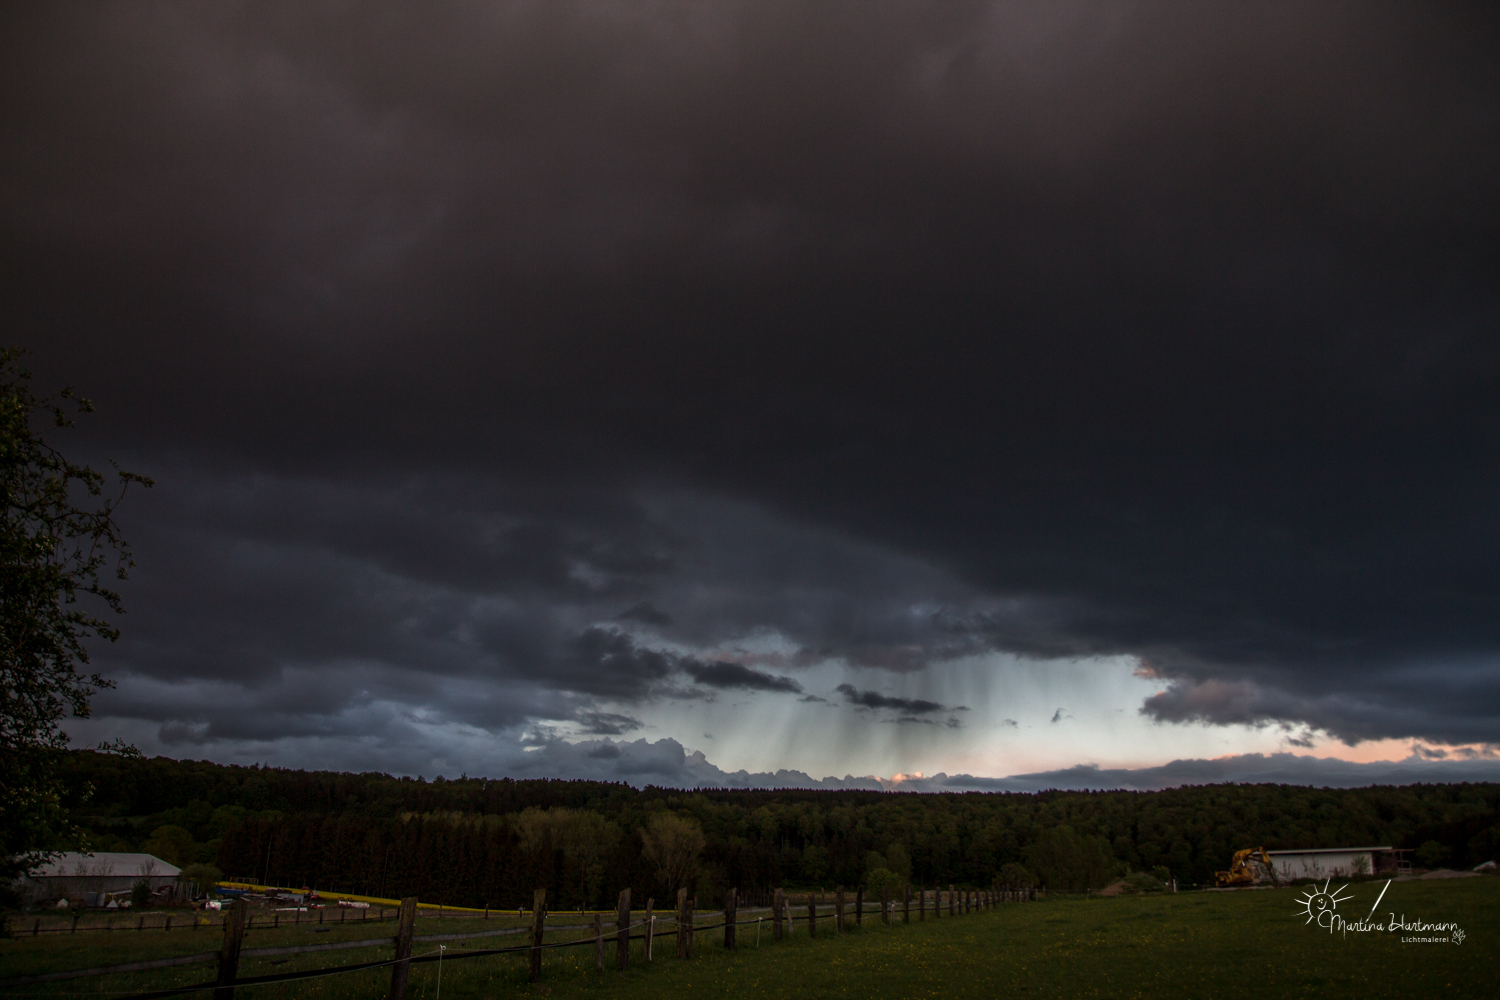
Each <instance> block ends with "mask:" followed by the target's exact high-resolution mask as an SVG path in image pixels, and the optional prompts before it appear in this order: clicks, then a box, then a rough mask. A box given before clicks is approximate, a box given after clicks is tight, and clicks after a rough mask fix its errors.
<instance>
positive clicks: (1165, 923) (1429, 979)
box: [0, 878, 1500, 1000]
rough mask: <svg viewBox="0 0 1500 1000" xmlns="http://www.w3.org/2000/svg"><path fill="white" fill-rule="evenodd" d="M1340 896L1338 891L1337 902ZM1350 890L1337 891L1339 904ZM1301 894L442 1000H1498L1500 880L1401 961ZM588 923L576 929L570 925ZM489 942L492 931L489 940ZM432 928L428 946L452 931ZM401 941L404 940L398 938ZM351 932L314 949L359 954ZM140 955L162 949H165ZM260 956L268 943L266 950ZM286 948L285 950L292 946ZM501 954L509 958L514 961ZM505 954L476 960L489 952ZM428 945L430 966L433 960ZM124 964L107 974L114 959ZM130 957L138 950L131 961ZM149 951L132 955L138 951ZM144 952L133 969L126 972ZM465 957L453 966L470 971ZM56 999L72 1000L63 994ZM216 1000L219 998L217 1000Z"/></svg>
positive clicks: (76, 952)
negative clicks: (1314, 908)
mask: <svg viewBox="0 0 1500 1000" xmlns="http://www.w3.org/2000/svg"><path fill="white" fill-rule="evenodd" d="M1336 885H1337V884H1336ZM1336 885H1335V887H1336ZM1383 885H1384V883H1383V882H1367V883H1361V884H1359V885H1356V886H1351V887H1350V888H1349V889H1348V890H1347V891H1346V893H1345V895H1346V896H1351V897H1352V898H1348V899H1345V900H1343V901H1342V902H1340V904H1339V907H1338V912H1339V913H1340V914H1341V915H1344V917H1345V919H1346V920H1349V921H1354V920H1358V919H1361V918H1364V917H1365V916H1366V914H1368V913H1369V910H1370V907H1371V906H1372V905H1373V904H1374V902H1375V898H1376V895H1377V894H1378V893H1379V892H1380V889H1381V887H1382V886H1383ZM1301 895H1303V891H1302V890H1300V889H1297V890H1285V889H1283V890H1265V891H1247V892H1232V893H1181V894H1178V895H1175V896H1152V897H1141V896H1133V897H1132V896H1122V897H1115V898H1112V899H1092V900H1083V899H1069V900H1061V899H1053V900H1049V901H1047V902H1043V903H1034V904H1024V905H1009V906H1004V907H1001V908H1000V909H998V910H996V911H993V912H990V913H984V914H976V915H972V916H968V917H959V918H955V919H949V918H946V917H945V918H944V919H942V920H939V921H933V920H931V919H929V920H928V921H927V922H925V923H921V924H917V923H913V924H911V925H909V926H902V925H901V924H899V923H897V924H894V925H892V926H891V927H889V928H884V927H880V926H879V925H878V924H873V923H871V922H869V921H868V920H867V922H866V924H865V926H864V928H863V929H862V930H859V931H854V932H851V933H848V934H845V935H843V936H840V937H837V938H835V937H834V936H833V935H832V934H827V935H823V934H820V936H819V937H818V939H817V940H813V941H809V940H808V939H807V936H806V931H805V929H799V930H798V932H797V933H796V934H795V935H794V936H793V937H792V938H791V939H790V940H789V941H787V942H784V943H782V944H779V945H776V944H772V942H771V940H770V937H771V935H770V926H769V922H767V924H766V926H765V928H764V930H763V931H762V933H761V942H760V947H759V948H757V947H756V946H755V929H754V927H748V928H741V931H740V934H741V938H740V949H739V950H737V951H735V952H733V953H730V952H725V951H724V950H723V949H722V948H721V947H719V944H718V942H719V939H720V936H721V934H722V932H720V931H714V932H702V933H700V934H699V935H698V938H697V952H698V956H697V957H696V958H695V959H694V960H693V961H692V962H681V961H678V960H676V959H675V957H673V955H674V939H673V938H672V936H671V935H670V934H668V935H667V936H665V937H664V938H659V939H658V946H657V955H656V961H655V962H654V963H652V964H651V965H649V966H648V965H645V964H644V963H643V962H641V961H640V956H639V949H638V948H637V952H636V954H635V955H633V962H632V967H631V969H630V970H629V971H628V972H626V973H623V974H622V973H618V972H616V971H614V969H613V968H612V962H613V957H614V956H613V947H612V946H611V948H610V952H609V959H610V962H611V968H609V969H607V971H605V972H604V973H602V974H601V973H599V972H597V971H595V969H594V954H593V949H592V948H588V947H585V948H577V949H567V950H560V951H555V952H551V953H549V954H548V955H547V957H546V960H545V965H544V971H543V980H542V982H541V983H540V984H538V985H536V986H531V985H528V983H527V981H526V973H525V959H524V957H522V956H503V957H491V958H478V959H473V960H468V961H445V962H444V963H443V969H442V981H441V992H442V996H444V997H452V998H454V1000H460V998H466V997H501V996H510V995H516V994H527V995H531V994H541V995H548V996H552V997H555V998H558V1000H565V998H569V997H589V998H602V997H612V998H613V997H619V998H627V1000H628V998H633V997H640V998H651V1000H661V998H663V997H675V996H682V997H686V996H701V997H746V998H749V997H804V998H806V997H893V998H896V997H902V998H905V997H912V998H916V997H944V998H949V997H986V998H988V997H998V996H1007V995H1018V996H1025V997H1049V998H1050V997H1059V998H1063V997H1066V998H1073V997H1120V998H1124V997H1172V998H1178V997H1191V998H1199V997H1201V998H1205V1000H1210V998H1212V1000H1217V998H1236V997H1283V996H1296V997H1304V996H1306V997H1359V998H1371V997H1375V998H1379V997H1402V998H1411V997H1445V998H1447V997H1484V998H1490V997H1494V996H1496V995H1500V986H1497V982H1500V979H1497V974H1500V948H1497V947H1496V944H1497V940H1500V878H1472V879H1455V880H1451V881H1440V882H1425V881H1424V882H1403V883H1397V884H1393V885H1392V886H1391V887H1390V889H1389V890H1388V891H1387V892H1386V894H1385V898H1384V899H1383V900H1382V901H1381V904H1380V907H1379V912H1378V913H1377V915H1376V918H1375V919H1376V921H1378V922H1380V923H1385V922H1386V921H1387V920H1388V919H1389V913H1390V912H1392V911H1394V912H1395V913H1396V915H1397V916H1402V915H1404V916H1405V918H1406V919H1407V920H1408V921H1410V920H1415V919H1421V920H1426V921H1428V922H1433V923H1435V922H1444V923H1449V922H1451V923H1455V924H1457V925H1458V926H1459V927H1460V928H1462V930H1463V931H1464V939H1463V941H1462V943H1461V944H1456V945H1455V944H1452V943H1448V944H1417V943H1403V942H1402V940H1401V939H1402V937H1403V935H1402V934H1401V933H1392V932H1389V931H1386V932H1359V931H1350V932H1348V933H1343V934H1338V933H1335V934H1330V933H1329V932H1328V931H1326V930H1320V929H1318V928H1317V927H1316V925H1315V924H1306V923H1304V921H1305V920H1306V916H1305V915H1303V916H1297V915H1296V913H1295V911H1296V910H1297V909H1298V908H1299V907H1300V905H1301V904H1300V902H1299V899H1298V897H1300V896H1301ZM560 919H561V920H564V921H566V922H575V921H576V918H573V919H572V920H569V919H568V918H560ZM469 923H470V922H469V921H459V920H455V921H451V922H450V921H446V920H445V921H442V926H441V928H440V929H441V931H443V932H445V933H446V932H450V931H458V930H461V929H463V928H464V927H466V926H467V925H468V924H469ZM475 923H476V924H477V923H478V922H475ZM435 924H436V921H434V922H432V923H431V924H429V923H428V922H426V921H423V922H422V923H421V924H419V928H418V933H419V934H423V933H432V932H433V931H434V930H436V929H439V928H436V927H435V926H434V925H435ZM386 926H389V925H386ZM350 933H351V931H350V929H347V928H346V929H343V930H336V931H332V932H330V933H328V934H322V935H319V936H318V938H317V939H316V940H318V941H320V942H321V941H323V940H329V939H333V938H334V937H335V936H336V935H342V936H349V935H350ZM173 935H175V932H173V934H160V933H159V934H158V935H156V936H155V938H154V939H153V940H141V941H140V942H139V943H130V942H120V941H119V940H118V938H120V937H124V936H125V935H122V934H119V933H116V935H115V937H116V941H115V942H114V943H105V942H102V941H99V942H98V943H97V944H95V943H92V942H84V941H82V940H80V939H82V938H84V937H88V938H90V939H96V940H97V939H100V938H103V937H105V936H106V935H101V934H91V935H78V938H77V939H74V940H72V941H71V942H70V941H69V939H68V937H62V938H57V939H52V940H48V939H46V938H38V939H29V938H24V937H23V938H20V939H16V940H11V941H5V942H0V960H3V967H4V970H5V971H4V974H5V975H15V974H19V973H23V972H27V971H32V970H38V969H41V968H43V967H49V966H50V967H52V968H68V967H76V966H77V965H79V964H103V962H105V961H128V960H132V959H139V958H145V957H157V956H158V955H164V954H181V953H186V952H189V951H196V950H202V948H201V945H202V944H207V943H210V942H211V941H213V940H214V939H213V938H212V937H211V936H208V935H204V936H203V938H202V939H201V941H200V942H192V943H189V942H188V941H187V936H186V935H184V937H182V938H176V939H175V940H173V941H170V942H169V941H168V940H167V939H168V938H171V937H173ZM139 937H141V938H143V939H146V938H150V937H151V936H150V935H149V934H142V935H140V936H139ZM254 938H258V939H254ZM283 939H285V940H283ZM309 940H311V939H310V938H309V935H308V932H307V930H305V929H304V930H301V931H286V930H283V931H276V932H271V931H267V932H265V933H264V934H260V933H257V934H256V935H254V936H253V937H252V939H247V941H246V947H262V946H268V945H275V944H281V943H300V942H306V941H309ZM514 941H516V939H515V938H501V939H498V940H496V941H494V942H493V944H501V945H503V944H509V943H512V942H514ZM493 944H492V943H490V942H484V941H481V942H461V943H460V945H469V946H471V947H491V946H493ZM433 948H434V946H432V945H418V946H417V948H416V951H415V953H417V954H421V953H423V952H424V951H431V950H433ZM99 949H107V950H108V952H109V953H108V956H107V957H106V952H105V950H99ZM116 949H123V951H117V950H116ZM132 949H133V950H132ZM126 952H128V953H129V954H128V956H127V957H123V958H122V957H121V955H122V954H125V953H126ZM455 953H456V950H450V951H449V953H448V954H450V955H452V954H455ZM388 954H389V950H388V949H379V950H377V949H369V950H366V951H347V952H333V953H325V954H316V955H308V956H298V957H296V958H294V959H293V960H291V961H290V962H287V963H286V964H281V965H277V966H275V967H272V966H270V965H269V962H268V960H265V959H258V960H254V961H251V962H247V963H245V964H244V965H242V967H241V974H242V975H245V976H254V975H263V974H266V973H271V972H283V971H290V970H292V969H296V968H315V967H321V966H327V965H332V964H335V963H338V964H343V963H354V962H361V961H370V960H373V959H376V958H381V957H385V956H387V955H388ZM211 970H212V966H198V967H196V968H191V969H174V970H165V971H162V972H156V973H137V974H131V975H129V976H115V977H111V978H110V979H108V980H105V979H85V980H72V981H68V982H62V983H56V984H47V985H44V986H30V987H15V988H10V989H6V990H5V991H4V995H5V996H58V997H61V996H81V995H84V994H85V993H87V994H90V995H93V996H101V995H104V994H101V991H106V990H107V991H110V992H116V991H118V992H125V991H136V990H147V989H161V988H165V987H168V986H174V985H181V984H186V983H191V982H201V981H203V980H204V979H206V978H209V977H210V976H211V974H212V971H211ZM389 978H390V974H389V971H388V970H386V969H379V970H373V971H366V972H357V973H351V974H347V975H339V976H333V977H329V978H325V979H318V980H311V981H306V982H302V983H296V984H284V985H268V986H261V987H251V988H244V989H243V990H242V991H240V993H239V995H240V996H243V997H248V998H252V1000H253V998H255V997H261V996H264V997H271V996H274V997H277V998H283V997H287V998H295V1000H377V998H381V997H384V995H385V990H386V986H387V984H388V983H389ZM51 986H55V987H56V989H51V988H50V987H51ZM438 989H439V985H438V970H437V966H436V965H435V964H425V965H417V966H413V967H412V974H411V987H410V989H409V992H408V996H409V997H411V998H413V1000H437V995H438ZM204 995H205V996H206V995H207V994H204Z"/></svg>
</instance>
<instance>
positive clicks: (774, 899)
mask: <svg viewBox="0 0 1500 1000" xmlns="http://www.w3.org/2000/svg"><path fill="white" fill-rule="evenodd" d="M785 908H786V893H785V892H783V891H782V890H781V889H777V890H776V892H775V893H773V894H772V896H771V938H772V940H774V941H780V940H781V911H782V910H783V909H785Z"/></svg>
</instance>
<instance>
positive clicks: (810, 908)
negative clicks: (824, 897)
mask: <svg viewBox="0 0 1500 1000" xmlns="http://www.w3.org/2000/svg"><path fill="white" fill-rule="evenodd" d="M807 936H808V937H809V938H815V937H817V936H818V895H817V893H814V892H809V893H808V894H807Z"/></svg>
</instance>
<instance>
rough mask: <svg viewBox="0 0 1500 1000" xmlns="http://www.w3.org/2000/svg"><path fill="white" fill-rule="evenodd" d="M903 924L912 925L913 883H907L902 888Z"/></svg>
mask: <svg viewBox="0 0 1500 1000" xmlns="http://www.w3.org/2000/svg"><path fill="white" fill-rule="evenodd" d="M901 922H902V923H903V924H909V923H911V883H910V882H907V883H906V884H905V885H903V886H902V887H901Z"/></svg>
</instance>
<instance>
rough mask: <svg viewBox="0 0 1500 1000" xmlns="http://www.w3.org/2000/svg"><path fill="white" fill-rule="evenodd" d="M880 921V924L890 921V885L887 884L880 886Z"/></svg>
mask: <svg viewBox="0 0 1500 1000" xmlns="http://www.w3.org/2000/svg"><path fill="white" fill-rule="evenodd" d="M880 922H881V923H882V924H888V923H890V922H891V887H890V886H888V885H882V886H881V887H880Z"/></svg>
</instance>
